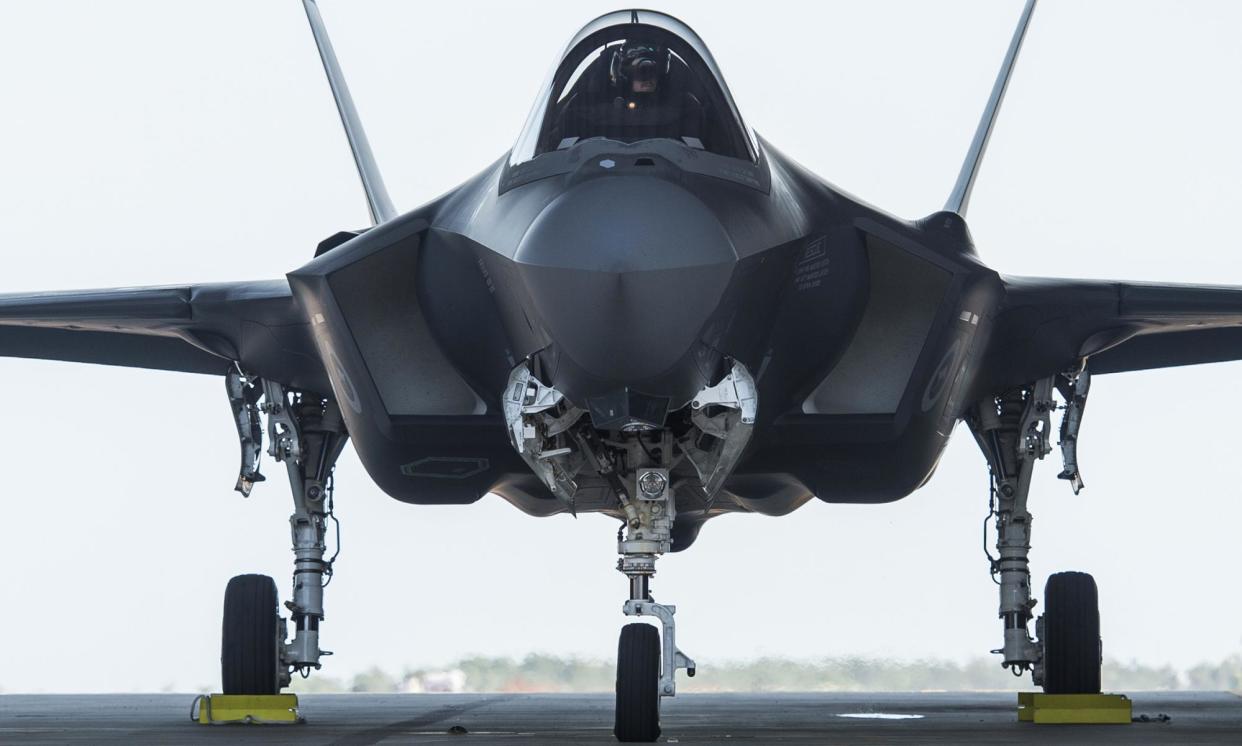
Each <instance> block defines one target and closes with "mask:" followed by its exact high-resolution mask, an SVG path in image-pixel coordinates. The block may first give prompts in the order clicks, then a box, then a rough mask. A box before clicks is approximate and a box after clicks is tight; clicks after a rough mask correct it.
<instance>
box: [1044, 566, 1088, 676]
mask: <svg viewBox="0 0 1242 746" xmlns="http://www.w3.org/2000/svg"><path fill="white" fill-rule="evenodd" d="M1044 604H1045V609H1046V610H1045V611H1044V628H1043V638H1044V639H1043V641H1042V642H1043V646H1044V691H1045V692H1047V693H1048V694H1098V693H1099V691H1100V665H1101V664H1102V662H1103V646H1102V643H1101V640H1100V604H1099V593H1098V591H1097V589H1096V586H1095V578H1093V577H1091V576H1090V575H1088V574H1087V573H1085V572H1059V573H1055V574H1054V575H1051V576H1050V577H1049V578H1048V583H1047V585H1045V586H1044Z"/></svg>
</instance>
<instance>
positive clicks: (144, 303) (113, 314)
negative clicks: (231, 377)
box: [0, 280, 329, 392]
mask: <svg viewBox="0 0 1242 746" xmlns="http://www.w3.org/2000/svg"><path fill="white" fill-rule="evenodd" d="M0 357H23V358H35V359H41V360H66V361H73V362H81V363H100V364H104V365H121V366H127V367H135V368H153V369H158V370H172V371H182V372H187V373H214V374H220V375H223V374H224V373H225V372H227V371H228V370H229V369H230V368H231V367H232V365H233V364H234V363H235V362H236V363H238V364H240V365H241V366H242V367H243V368H244V369H245V370H247V371H248V372H250V373H253V374H255V375H258V376H262V377H264V378H270V379H271V380H276V381H280V382H282V383H285V384H288V385H291V386H294V387H297V388H302V389H306V390H310V391H317V392H328V391H329V388H328V382H327V375H326V374H325V372H324V370H323V365H322V363H321V362H320V361H319V356H318V354H317V352H316V349H315V345H314V342H313V340H312V339H311V337H310V333H309V331H308V325H307V322H306V319H305V318H304V317H303V315H302V313H301V310H300V309H299V307H298V306H297V303H296V301H295V300H294V299H293V296H292V294H291V293H290V291H289V283H288V282H287V281H285V280H272V281H261V282H237V283H217V284H206V285H182V286H171V287H150V288H116V289H112V290H79V291H66V292H46V293H11V294H4V295H0Z"/></svg>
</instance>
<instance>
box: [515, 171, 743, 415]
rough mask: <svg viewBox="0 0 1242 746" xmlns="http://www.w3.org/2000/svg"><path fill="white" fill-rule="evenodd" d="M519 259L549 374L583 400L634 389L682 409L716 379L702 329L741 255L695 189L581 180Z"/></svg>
mask: <svg viewBox="0 0 1242 746" xmlns="http://www.w3.org/2000/svg"><path fill="white" fill-rule="evenodd" d="M515 258H516V260H517V262H518V265H519V268H520V272H521V274H522V276H523V278H524V282H525V283H526V286H527V289H528V291H529V296H530V300H531V303H532V305H533V310H534V311H535V314H534V315H535V316H536V317H537V318H538V319H539V321H540V322H541V323H542V325H543V328H544V330H545V331H546V333H547V334H548V336H549V337H550V338H551V339H552V346H553V348H554V349H553V352H554V353H555V359H556V364H555V367H554V372H553V374H552V377H553V379H554V380H552V381H549V383H550V384H551V385H553V386H555V387H556V388H557V389H559V390H560V391H561V392H563V393H564V394H565V395H566V396H568V397H569V398H570V399H571V400H572V401H574V402H575V403H577V404H579V405H582V406H585V405H586V404H587V400H588V399H590V398H591V397H595V396H602V395H605V394H609V393H615V392H616V391H618V390H621V389H629V390H633V391H641V392H644V393H647V394H652V395H655V396H663V397H669V398H670V404H671V406H672V407H673V408H676V407H679V406H681V405H683V404H684V403H686V401H688V400H689V399H690V398H691V397H693V395H694V394H695V393H696V392H697V391H698V390H699V389H700V388H701V387H702V386H703V385H705V384H706V383H707V378H708V377H710V375H711V374H712V371H711V370H710V369H705V368H710V367H711V361H710V360H709V358H711V355H710V354H709V353H706V352H705V351H704V350H703V349H701V348H702V347H703V345H702V343H701V339H700V337H701V336H702V334H703V331H704V329H705V328H706V327H707V326H708V324H709V322H710V321H711V319H712V318H713V315H714V314H716V313H717V312H718V310H719V307H720V303H721V299H722V296H723V295H724V292H725V289H726V287H727V286H728V283H729V279H730V276H731V273H732V270H733V267H734V264H735V263H736V261H737V255H736V253H735V251H734V249H733V243H732V241H731V240H730V238H729V235H728V233H727V232H726V231H725V229H724V227H723V226H722V225H721V224H720V221H719V220H718V219H717V218H716V216H715V214H713V213H712V211H711V210H710V209H709V208H708V207H707V206H706V205H705V204H703V203H702V202H701V201H700V200H699V199H698V198H697V197H695V196H694V195H693V194H691V193H690V192H688V191H686V190H685V189H683V188H682V187H680V186H678V185H676V184H674V183H671V182H668V181H665V180H663V179H659V178H653V177H645V176H623V175H616V176H609V177H605V178H598V179H593V180H590V181H587V182H583V183H581V184H578V185H576V186H574V187H572V188H571V189H570V190H569V191H567V192H565V193H564V194H562V195H560V196H559V197H557V198H556V199H555V200H553V201H552V203H551V204H549V205H548V207H547V208H545V209H544V211H543V212H542V213H541V214H540V216H539V217H538V218H537V219H536V220H535V221H534V222H533V223H532V224H531V227H530V229H529V230H528V231H527V233H526V235H525V237H524V238H523V240H522V242H521V244H520V245H519V247H518V251H517V254H516V257H515Z"/></svg>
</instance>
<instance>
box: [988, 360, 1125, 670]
mask: <svg viewBox="0 0 1242 746" xmlns="http://www.w3.org/2000/svg"><path fill="white" fill-rule="evenodd" d="M1089 381H1090V379H1089V377H1088V373H1087V372H1086V370H1081V371H1076V372H1071V373H1066V374H1061V375H1060V376H1057V377H1054V378H1047V379H1043V380H1041V381H1038V382H1036V383H1034V384H1032V385H1030V386H1025V387H1022V388H1019V389H1015V390H1013V391H1008V392H1005V393H1004V394H1002V395H1000V396H997V397H992V398H989V399H987V400H985V401H983V402H982V403H980V404H979V405H978V406H977V407H976V408H975V410H974V412H973V414H972V416H971V417H970V419H969V424H970V428H971V431H972V432H973V433H974V436H975V439H976V441H978V443H979V447H980V449H982V451H983V453H984V455H985V456H986V457H987V460H988V468H989V470H990V471H991V477H992V484H991V499H990V500H989V513H988V518H989V519H992V518H995V529H996V556H995V557H993V556H992V555H991V554H990V553H989V554H988V559H989V560H990V562H991V571H992V578H993V580H995V581H996V583H997V585H998V586H999V590H1000V618H1001V620H1002V621H1003V624H1004V645H1003V646H1002V647H1001V648H999V649H997V650H993V651H992V652H993V653H999V654H1000V655H1001V665H1002V666H1004V667H1005V668H1007V669H1009V670H1010V671H1011V672H1012V673H1013V674H1014V675H1015V676H1021V675H1022V674H1023V673H1025V672H1027V671H1030V672H1031V678H1032V680H1033V682H1034V683H1035V684H1036V685H1037V686H1043V687H1044V689H1045V691H1047V692H1049V693H1076V694H1078V693H1082V694H1088V693H1096V692H1099V691H1100V665H1101V657H1100V650H1101V648H1100V643H1099V609H1098V603H1097V598H1096V588H1095V581H1094V580H1093V579H1092V578H1091V576H1090V575H1087V574H1086V573H1057V574H1055V575H1053V576H1052V577H1050V578H1049V580H1048V585H1047V587H1046V589H1045V598H1046V600H1047V612H1046V613H1045V614H1044V615H1043V616H1041V617H1040V618H1039V619H1038V620H1037V621H1036V624H1035V630H1036V635H1037V638H1032V637H1031V634H1030V630H1029V627H1028V625H1029V623H1030V621H1031V619H1032V617H1033V616H1034V615H1033V613H1032V612H1033V609H1034V607H1035V604H1036V601H1035V599H1033V598H1032V597H1031V571H1030V560H1029V557H1030V551H1031V523H1032V517H1031V513H1030V512H1029V511H1028V510H1027V496H1028V494H1029V493H1030V488H1031V476H1032V474H1033V472H1034V469H1035V462H1036V461H1038V460H1040V459H1042V458H1043V457H1044V456H1046V455H1048V453H1049V452H1051V450H1052V446H1051V444H1050V442H1049V437H1050V434H1051V423H1050V416H1051V413H1052V411H1053V410H1054V409H1056V408H1057V406H1056V401H1055V400H1054V399H1053V390H1054V389H1057V390H1060V391H1061V392H1062V394H1063V395H1065V397H1066V399H1067V405H1066V410H1067V411H1066V417H1065V420H1064V422H1063V423H1062V427H1061V447H1062V451H1063V456H1064V459H1065V470H1064V471H1063V472H1062V474H1061V475H1060V476H1061V477H1062V478H1064V479H1067V480H1069V481H1070V483H1071V486H1072V487H1073V488H1074V492H1075V493H1077V492H1078V491H1079V490H1080V489H1081V488H1082V480H1081V478H1080V477H1079V475H1078V462H1077V441H1078V427H1079V425H1080V424H1081V422H1082V410H1083V407H1084V406H1085V404H1086V396H1087V388H1088V385H1089ZM985 527H986V523H985Z"/></svg>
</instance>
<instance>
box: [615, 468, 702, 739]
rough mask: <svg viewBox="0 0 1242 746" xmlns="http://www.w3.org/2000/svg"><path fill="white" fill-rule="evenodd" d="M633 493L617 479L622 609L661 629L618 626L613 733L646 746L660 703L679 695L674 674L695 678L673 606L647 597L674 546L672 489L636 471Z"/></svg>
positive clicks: (661, 476)
mask: <svg viewBox="0 0 1242 746" xmlns="http://www.w3.org/2000/svg"><path fill="white" fill-rule="evenodd" d="M635 487H637V489H636V490H635V491H634V492H633V494H634V495H635V497H636V499H635V498H631V497H630V492H629V490H628V488H627V486H625V485H621V484H620V482H619V480H618V483H617V484H616V485H615V487H614V488H615V489H616V491H617V494H618V497H619V498H620V500H621V505H622V507H623V509H624V512H625V525H624V526H623V527H622V528H621V531H620V532H618V536H617V539H618V541H617V551H618V552H619V553H620V554H621V559H619V560H618V561H617V569H618V570H620V571H621V572H622V573H624V574H625V576H626V577H627V578H629V581H630V598H629V600H628V601H626V602H625V605H624V606H623V607H622V611H623V612H624V613H625V615H626V616H652V617H655V618H656V619H657V620H659V622H660V627H659V629H658V630H657V628H656V627H654V626H652V625H650V624H644V623H641V622H639V623H634V624H627V625H625V626H624V627H622V628H621V640H620V642H619V643H618V644H617V707H616V722H615V725H614V727H613V733H614V734H615V735H616V737H617V740H618V741H630V742H650V741H654V740H656V738H658V737H659V736H660V700H661V698H663V697H672V696H673V695H674V694H676V693H677V681H676V677H675V674H676V673H677V669H679V668H684V669H686V674H687V675H689V676H694V673H695V666H694V661H693V660H691V659H690V658H688V657H686V655H685V654H684V653H682V652H681V651H680V650H678V649H677V638H676V630H677V627H676V623H675V622H674V620H673V615H674V614H675V613H676V612H677V607H675V606H667V605H664V604H659V603H656V602H655V600H654V599H653V598H652V597H651V588H650V582H651V576H653V575H655V563H656V558H657V557H659V555H661V554H663V553H665V552H667V551H669V550H670V549H671V548H672V529H673V518H674V517H675V515H676V510H675V505H674V501H673V489H672V486H671V485H670V483H669V474H668V470H667V469H652V468H645V469H639V470H638V471H637V478H636V479H635Z"/></svg>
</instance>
